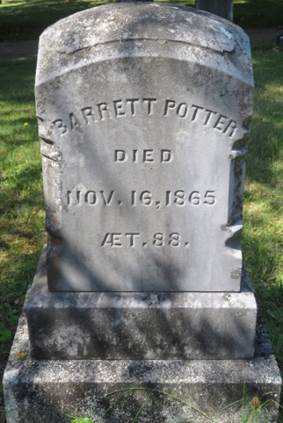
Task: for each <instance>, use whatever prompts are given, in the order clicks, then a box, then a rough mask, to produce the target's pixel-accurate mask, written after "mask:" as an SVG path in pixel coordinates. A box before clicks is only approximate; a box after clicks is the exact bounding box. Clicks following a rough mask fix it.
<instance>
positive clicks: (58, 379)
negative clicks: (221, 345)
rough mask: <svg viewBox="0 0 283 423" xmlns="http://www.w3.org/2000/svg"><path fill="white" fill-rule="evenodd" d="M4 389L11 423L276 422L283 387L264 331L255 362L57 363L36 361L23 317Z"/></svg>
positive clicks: (70, 361) (258, 342)
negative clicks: (85, 422) (78, 421)
mask: <svg viewBox="0 0 283 423" xmlns="http://www.w3.org/2000/svg"><path fill="white" fill-rule="evenodd" d="M3 383H4V396H5V405H6V417H7V423H38V422H40V423H71V422H72V419H73V418H75V417H88V418H90V419H91V421H93V423H102V422H103V423H104V422H109V423H112V422H113V423H134V422H136V423H137V422H139V423H149V422H150V423H153V422H154V423H161V422H168V423H169V422H170V423H173V422H174V423H185V422H186V423H189V422H209V421H210V422H214V423H226V422H227V423H228V422H229V423H231V422H232V423H233V422H239V423H240V422H243V421H248V420H244V418H245V417H247V416H249V415H251V413H256V414H257V417H258V419H257V420H256V421H257V422H264V423H267V422H276V419H277V413H278V402H279V398H280V389H281V377H280V372H279V369H278V366H277V363H276V360H275V358H274V356H273V355H272V353H271V349H270V344H269V341H268V339H267V338H266V334H265V333H264V330H263V329H260V330H259V333H258V337H257V354H256V357H255V358H254V359H252V360H142V361H133V360H116V361H110V360H66V361H63V360H61V361H60V360H56V361H52V360H33V359H31V358H30V355H29V340H28V331H27V325H26V320H25V318H24V317H22V318H21V320H20V322H19V327H18V331H17V334H16V337H15V340H14V343H13V347H12V350H11V354H10V358H9V362H8V364H7V367H6V370H5V373H4V380H3ZM250 421H251V420H250ZM253 421H254V420H253Z"/></svg>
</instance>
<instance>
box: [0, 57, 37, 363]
mask: <svg viewBox="0 0 283 423" xmlns="http://www.w3.org/2000/svg"><path fill="white" fill-rule="evenodd" d="M34 67H35V66H34V63H33V62H29V63H24V62H22V63H14V64H13V65H11V64H10V63H7V64H2V65H1V66H0V80H1V91H0V160H1V164H0V169H1V170H0V215H1V219H0V234H1V236H0V274H1V279H0V297H1V303H0V359H3V358H4V357H6V356H7V353H8V351H9V344H10V342H11V340H12V337H13V334H14V330H15V327H16V323H17V319H18V314H19V311H20V309H21V306H22V302H23V298H24V294H25V291H26V289H27V285H28V283H29V282H30V281H31V279H32V276H33V272H34V269H35V266H36V262H37V258H38V254H39V250H40V249H41V246H42V244H43V242H44V239H45V234H44V213H43V204H42V194H41V191H42V188H41V163H40V156H39V152H38V142H37V129H36V121H35V116H34V96H33V83H34V71H35V70H34Z"/></svg>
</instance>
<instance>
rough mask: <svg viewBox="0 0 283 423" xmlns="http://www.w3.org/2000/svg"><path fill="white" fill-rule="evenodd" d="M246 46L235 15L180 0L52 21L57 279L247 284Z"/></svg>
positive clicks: (46, 103)
mask: <svg viewBox="0 0 283 423" xmlns="http://www.w3.org/2000/svg"><path fill="white" fill-rule="evenodd" d="M186 10H187V9H186ZM153 15H154V19H153V17H152V16H153ZM127 22H129V23H128V24H127ZM157 24H158V25H157ZM156 28H158V31H157V30H156ZM248 51H249V48H248V39H247V37H246V35H245V34H244V33H243V32H242V31H240V30H239V28H238V27H235V26H234V25H233V24H231V23H228V22H227V23H226V24H225V25H223V23H222V22H221V20H219V19H216V18H215V20H214V19H213V17H210V19H209V20H208V19H207V18H206V15H205V13H202V12H199V13H194V14H190V13H184V11H183V10H182V8H177V7H174V6H170V5H167V6H166V7H161V6H160V5H158V4H122V3H120V4H118V5H116V6H115V8H113V7H110V6H104V7H100V8H98V9H92V10H91V11H85V12H83V13H80V14H79V15H73V16H72V17H70V18H66V19H63V20H61V21H60V22H58V23H57V24H55V25H53V26H52V27H50V28H49V29H47V30H46V31H45V32H44V33H43V35H42V36H41V40H40V48H39V57H38V65H37V76H36V102H37V115H38V121H39V128H40V129H39V132H40V137H41V152H42V157H43V177H44V191H45V201H46V209H47V230H48V233H49V242H48V258H47V263H48V281H49V289H50V290H52V291H203V292H204V291H212V292H213V291H221V292H225V291H234V292H239V291H240V287H241V279H242V254H241V247H240V232H241V228H242V216H241V208H242V183H243V172H244V169H243V163H242V156H243V155H244V153H245V148H244V146H243V138H244V136H245V134H246V132H247V130H246V125H245V124H246V120H247V118H248V117H249V116H250V114H251V91H252V84H253V82H252V70H251V65H250V63H251V62H250V56H249V53H247V52H248Z"/></svg>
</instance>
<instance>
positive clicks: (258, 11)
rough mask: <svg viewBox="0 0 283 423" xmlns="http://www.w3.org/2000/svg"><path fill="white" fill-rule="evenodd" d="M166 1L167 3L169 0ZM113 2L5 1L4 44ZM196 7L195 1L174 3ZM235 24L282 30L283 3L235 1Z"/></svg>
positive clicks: (0, 34)
mask: <svg viewBox="0 0 283 423" xmlns="http://www.w3.org/2000/svg"><path fill="white" fill-rule="evenodd" d="M165 1H166V0H165ZM108 2H110V0H2V3H1V4H0V42H1V41H16V40H25V39H26V40H29V39H36V38H38V36H39V34H40V33H41V32H42V31H43V30H44V28H46V27H47V26H48V25H51V24H52V23H54V22H56V21H57V20H58V19H61V18H63V17H65V16H67V15H70V14H71V13H74V12H77V11H79V10H82V9H85V8H88V7H92V6H96V5H100V4H104V3H108ZM172 2H173V3H180V4H185V5H187V6H193V5H194V0H172ZM234 10H235V22H236V23H237V24H239V25H241V26H243V27H244V28H261V27H263V28H267V27H280V26H281V28H282V30H283V22H282V16H283V1H282V0H235V1H234Z"/></svg>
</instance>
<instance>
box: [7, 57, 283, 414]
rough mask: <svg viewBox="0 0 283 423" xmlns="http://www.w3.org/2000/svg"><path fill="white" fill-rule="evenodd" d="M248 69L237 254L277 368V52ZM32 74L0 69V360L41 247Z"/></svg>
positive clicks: (280, 326)
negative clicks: (251, 91) (249, 115)
mask: <svg viewBox="0 0 283 423" xmlns="http://www.w3.org/2000/svg"><path fill="white" fill-rule="evenodd" d="M254 66H255V79H256V107H255V113H254V118H253V122H252V132H251V137H250V152H249V155H248V162H247V164H248V174H247V175H248V177H247V184H246V195H245V208H244V214H245V230H244V235H243V248H244V252H245V257H246V264H247V268H248V270H249V272H250V274H251V276H252V280H253V282H254V284H255V286H256V290H257V296H258V299H259V303H260V305H261V307H262V312H263V315H264V317H265V319H266V321H267V324H268V327H269V331H270V333H271V337H272V341H273V346H274V349H275V353H276V356H277V359H278V362H279V365H280V367H281V369H283V309H282V304H283V253H282V251H283V53H282V52H279V51H276V50H266V51H265V50H257V51H255V52H254ZM34 72H35V63H34V61H25V62H24V61H23V62H16V61H14V62H6V63H2V64H1V65H0V80H1V91H0V111H1V112H0V162H1V163H0V169H1V171H0V185H1V188H0V216H1V218H0V235H1V236H0V239H1V241H0V273H1V278H0V298H1V303H0V360H5V359H6V358H7V354H8V351H9V349H10V345H11V341H12V337H13V334H14V331H15V328H16V323H17V319H18V316H19V312H20V310H21V307H22V303H23V299H24V295H25V292H26V289H27V286H28V284H29V283H30V282H31V280H32V277H33V274H34V271H35V267H36V263H37V259H38V256H39V253H40V250H41V248H42V246H43V244H44V242H45V231H44V212H43V202H42V194H41V192H42V186H41V164H40V155H39V145H38V141H37V129H36V120H35V114H34V96H33V83H34ZM247 421H252V420H247ZM282 421H283V417H282Z"/></svg>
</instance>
